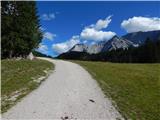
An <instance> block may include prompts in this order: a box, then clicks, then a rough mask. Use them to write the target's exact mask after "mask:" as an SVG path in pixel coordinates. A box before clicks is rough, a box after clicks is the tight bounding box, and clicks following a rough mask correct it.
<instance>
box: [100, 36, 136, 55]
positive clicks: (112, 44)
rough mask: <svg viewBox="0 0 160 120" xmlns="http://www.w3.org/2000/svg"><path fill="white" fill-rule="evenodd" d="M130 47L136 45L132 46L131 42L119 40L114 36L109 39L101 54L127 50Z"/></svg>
mask: <svg viewBox="0 0 160 120" xmlns="http://www.w3.org/2000/svg"><path fill="white" fill-rule="evenodd" d="M130 46H134V47H135V46H136V44H134V43H133V42H131V41H129V40H127V39H123V38H120V37H118V36H114V37H113V38H112V39H110V40H109V41H107V42H106V43H105V44H104V46H103V48H102V50H101V52H106V51H111V50H116V49H120V48H123V49H127V48H128V47H130Z"/></svg>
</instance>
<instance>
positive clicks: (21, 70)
mask: <svg viewBox="0 0 160 120" xmlns="http://www.w3.org/2000/svg"><path fill="white" fill-rule="evenodd" d="M53 68H54V65H53V64H52V63H50V62H48V61H45V60H38V59H36V60H32V61H31V60H2V61H1V97H2V102H1V103H2V104H1V105H2V106H1V110H2V111H1V112H2V113H3V112H5V111H7V110H8V109H9V108H10V107H12V106H13V105H14V104H15V103H16V102H17V101H19V100H20V98H22V97H23V96H25V95H26V94H28V93H29V92H31V91H32V90H33V89H35V88H37V87H38V85H39V84H40V83H41V81H42V80H44V79H45V78H46V77H47V76H48V74H49V71H50V70H53Z"/></svg>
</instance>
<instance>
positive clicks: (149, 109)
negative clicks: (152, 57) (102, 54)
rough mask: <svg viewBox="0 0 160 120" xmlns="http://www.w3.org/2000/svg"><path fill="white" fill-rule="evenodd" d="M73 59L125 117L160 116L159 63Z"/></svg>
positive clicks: (147, 119) (153, 118)
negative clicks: (122, 62)
mask: <svg viewBox="0 0 160 120" xmlns="http://www.w3.org/2000/svg"><path fill="white" fill-rule="evenodd" d="M74 62H75V63H78V64H80V65H81V66H83V67H84V68H85V69H86V70H87V71H89V73H91V75H92V76H93V77H94V78H95V79H96V80H97V81H98V83H99V85H100V87H101V88H102V90H103V91H104V93H105V94H106V95H107V96H108V97H110V98H111V99H112V100H113V101H114V103H115V104H116V106H117V109H118V110H119V111H120V113H121V114H122V116H124V118H126V119H133V120H158V119H159V118H160V114H159V113H160V64H119V63H106V62H87V61H74Z"/></svg>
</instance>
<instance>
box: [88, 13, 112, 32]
mask: <svg viewBox="0 0 160 120" xmlns="http://www.w3.org/2000/svg"><path fill="white" fill-rule="evenodd" d="M111 17H112V16H111V15H110V16H108V17H107V18H106V19H104V20H102V19H99V20H98V21H97V23H96V24H95V25H94V24H93V25H91V27H93V28H94V29H96V30H101V29H103V28H107V27H108V25H109V23H110V22H111V21H112V19H111Z"/></svg>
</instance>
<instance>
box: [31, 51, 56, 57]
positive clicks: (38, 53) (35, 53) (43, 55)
mask: <svg viewBox="0 0 160 120" xmlns="http://www.w3.org/2000/svg"><path fill="white" fill-rule="evenodd" d="M32 53H33V55H34V56H36V57H47V58H53V57H52V56H50V55H46V54H43V53H40V52H38V51H33V52H32Z"/></svg>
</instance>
